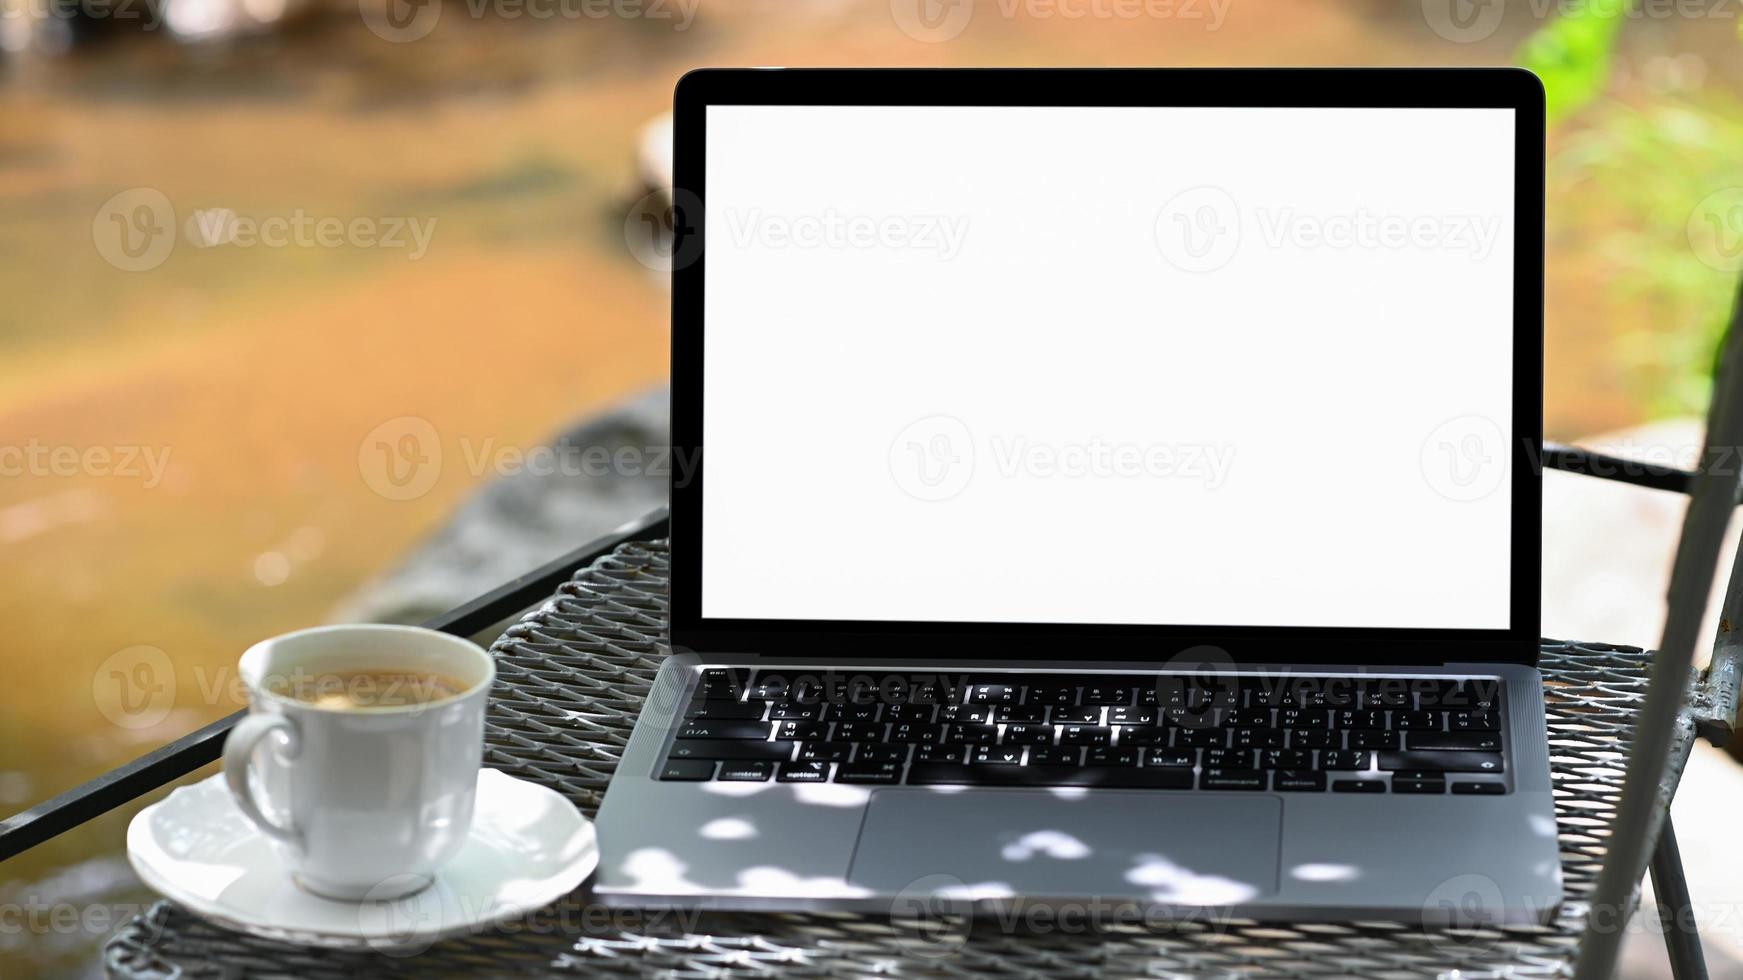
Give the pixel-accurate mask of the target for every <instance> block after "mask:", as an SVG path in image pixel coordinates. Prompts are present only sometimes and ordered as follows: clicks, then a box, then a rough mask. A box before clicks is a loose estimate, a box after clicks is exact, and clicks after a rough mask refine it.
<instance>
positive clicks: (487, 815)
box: [127, 769, 599, 953]
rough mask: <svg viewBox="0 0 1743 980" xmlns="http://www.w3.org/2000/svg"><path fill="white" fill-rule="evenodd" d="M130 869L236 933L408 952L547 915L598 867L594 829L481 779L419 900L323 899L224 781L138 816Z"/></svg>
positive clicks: (498, 779) (539, 792)
mask: <svg viewBox="0 0 1743 980" xmlns="http://www.w3.org/2000/svg"><path fill="white" fill-rule="evenodd" d="M127 858H128V860H129V861H131V862H132V863H133V870H134V871H136V872H138V873H139V877H140V878H141V879H143V880H144V881H145V883H146V884H147V885H149V886H150V887H151V888H152V889H153V890H154V891H156V892H159V893H160V894H162V895H163V896H164V897H165V898H169V899H172V900H174V901H176V902H179V903H180V904H181V905H182V906H184V907H185V908H187V910H188V911H190V912H192V913H194V914H195V915H199V916H202V917H204V918H206V919H210V920H211V921H213V922H216V923H218V924H219V925H221V926H224V927H226V928H229V929H235V930H237V931H240V932H246V933H251V934H253V935H256V936H263V937H265V938H268V939H276V940H280V941H282V942H289V943H297V944H299V945H305V946H321V947H326V948H329V949H351V950H361V951H382V952H400V953H411V952H418V951H421V950H423V949H425V948H427V947H429V945H430V944H432V943H434V942H436V941H437V940H438V939H443V938H446V937H449V936H455V935H459V934H462V933H476V932H482V931H484V930H485V929H487V928H488V927H489V926H491V925H492V924H494V923H499V922H502V921H504V920H507V919H512V918H514V917H516V916H520V915H525V914H527V913H529V912H533V911H536V910H538V909H541V908H543V907H545V906H547V905H549V904H551V903H552V902H554V901H556V900H557V899H559V898H562V897H563V896H564V895H567V894H568V893H570V892H571V891H574V890H575V888H576V886H578V885H580V884H581V882H583V881H585V880H586V879H587V876H588V875H590V874H592V873H593V869H594V868H595V867H596V866H598V864H599V847H598V842H597V840H596V839H595V837H594V834H593V824H592V822H591V821H589V820H588V819H587V818H586V817H583V816H582V815H581V814H580V812H578V811H577V810H576V809H575V807H574V806H573V805H572V804H570V803H569V801H568V800H565V799H563V797H561V796H559V795H558V794H557V793H555V792H552V791H551V790H549V789H546V788H545V787H543V786H539V785H537V784H535V783H529V782H525V781H523V780H519V779H515V778H514V777H512V776H509V775H506V774H504V773H501V772H498V771H497V770H495V769H481V770H479V772H478V804H477V811H476V813H475V814H474V816H473V818H472V833H471V835H470V839H469V840H467V842H466V844H465V846H464V847H462V848H461V850H460V853H459V854H458V855H456V856H455V857H454V859H453V860H452V861H450V862H448V863H447V864H446V865H445V866H443V868H442V870H441V871H439V872H437V874H436V880H435V882H434V883H433V884H432V885H430V887H428V888H426V889H424V890H423V891H420V892H417V893H415V894H412V895H408V896H406V897H404V898H399V899H395V900H393V901H385V902H371V901H364V902H339V901H334V900H332V899H326V898H317V897H316V896H314V895H311V894H309V893H308V892H305V891H303V890H302V889H301V888H298V887H297V886H296V885H295V884H293V883H292V882H291V876H290V873H289V872H288V871H287V870H286V869H285V867H284V865H283V864H282V863H280V861H279V859H278V856H277V855H276V854H274V853H273V850H272V847H271V846H270V845H269V844H268V843H267V840H266V838H265V837H263V836H261V834H260V833H259V832H258V831H257V830H255V828H254V825H253V824H251V823H249V822H248V819H247V818H246V817H244V816H243V815H242V812H241V811H240V810H238V809H236V804H235V802H234V801H233V800H232V799H231V798H230V791H229V789H227V788H226V787H225V785H224V777H223V775H222V774H219V775H217V776H213V777H212V778H210V779H207V780H204V781H202V782H198V783H195V784H194V785H192V786H184V787H182V788H181V789H178V790H176V791H175V792H173V793H171V794H170V795H169V797H168V798H167V799H165V800H164V801H163V802H161V803H156V804H153V805H152V806H149V807H146V808H145V809H144V810H142V811H140V813H139V815H138V816H136V817H134V818H133V823H132V825H130V826H129V827H128V828H127Z"/></svg>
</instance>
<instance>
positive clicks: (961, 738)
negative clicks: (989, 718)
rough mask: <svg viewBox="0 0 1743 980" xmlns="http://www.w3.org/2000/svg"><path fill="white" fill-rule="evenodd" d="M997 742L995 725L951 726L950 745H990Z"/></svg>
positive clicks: (996, 727)
mask: <svg viewBox="0 0 1743 980" xmlns="http://www.w3.org/2000/svg"><path fill="white" fill-rule="evenodd" d="M998 740H999V726H997V725H951V726H950V737H949V741H950V743H951V744H952V745H991V744H993V743H994V742H996V741H998Z"/></svg>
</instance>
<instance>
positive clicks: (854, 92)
mask: <svg viewBox="0 0 1743 980" xmlns="http://www.w3.org/2000/svg"><path fill="white" fill-rule="evenodd" d="M674 103H675V105H674V168H673V172H674V183H675V187H676V189H677V198H678V199H679V200H680V201H681V202H683V203H685V204H688V205H690V207H688V208H686V209H685V210H686V211H687V212H690V211H693V212H694V213H686V214H684V215H683V216H682V218H683V222H684V231H685V233H686V234H692V235H695V236H697V241H698V242H701V241H706V237H705V234H704V226H703V222H704V220H705V215H704V214H703V213H702V212H703V209H702V208H701V207H700V203H701V202H702V201H705V200H706V196H707V173H706V169H705V159H706V145H707V107H708V106H710V105H965V106H974V105H986V106H1006V105H1026V106H1028V105H1032V106H1204V107H1225V106H1266V107H1355V108H1362V107H1374V108H1418V107H1419V108H1506V109H1513V110H1515V112H1514V119H1515V133H1514V136H1515V139H1514V146H1515V157H1516V158H1515V160H1514V174H1515V180H1514V184H1515V188H1514V201H1515V215H1514V217H1515V220H1514V222H1513V224H1514V228H1515V238H1514V243H1513V244H1514V248H1513V254H1514V273H1513V280H1514V281H1513V288H1514V292H1513V296H1514V303H1513V318H1514V345H1513V347H1514V350H1513V371H1514V383H1513V420H1514V424H1513V430H1514V436H1515V438H1514V440H1513V445H1512V453H1511V458H1510V460H1509V463H1510V467H1511V469H1510V473H1511V481H1510V486H1509V488H1508V489H1509V492H1510V493H1511V494H1512V507H1513V510H1512V554H1511V563H1510V565H1511V575H1512V588H1511V593H1512V595H1511V600H1512V601H1511V609H1510V613H1509V618H1508V622H1509V627H1508V628H1507V629H1505V630H1469V629H1395V628H1393V629H1379V628H1343V627H1276V626H1265V627H1256V626H1227V627H1213V626H1180V627H1175V626H1110V625H1102V624H1068V623H1056V624H1031V623H935V622H894V621H858V620H856V621H846V620H828V621H825V620H768V619H720V618H715V619H704V618H703V617H702V594H701V586H702V582H701V577H702V487H703V480H704V470H705V466H704V463H705V458H704V454H703V445H702V385H703V370H702V349H703V345H702V330H703V323H702V309H703V288H704V286H703V284H704V276H705V270H706V264H707V263H706V259H707V256H706V249H698V250H697V251H696V253H695V257H694V258H693V259H691V258H688V257H687V256H686V261H685V262H684V264H682V265H680V266H678V267H677V268H674V270H673V273H672V446H673V447H674V452H675V454H687V455H683V456H679V457H678V458H685V459H686V460H687V465H686V466H685V467H682V468H679V467H674V468H673V477H672V486H671V561H672V565H671V568H672V579H671V636H672V642H673V644H674V645H675V646H678V647H680V648H684V649H691V650H698V651H717V652H756V653H767V654H787V655H803V656H805V657H807V658H808V659H813V660H818V661H827V660H830V659H835V658H839V657H854V658H860V659H864V658H867V657H879V656H904V657H912V656H917V655H918V656H949V657H955V658H958V659H961V658H965V657H997V658H1016V659H1049V660H1054V661H1071V660H1108V659H1128V658H1134V659H1142V660H1161V659H1166V658H1168V657H1171V656H1173V655H1174V654H1175V653H1177V652H1178V651H1180V650H1182V649H1185V648H1189V647H1193V646H1198V645H1204V644H1209V645H1214V646H1216V647H1219V648H1221V650H1222V651H1224V652H1225V653H1226V654H1227V656H1228V657H1229V658H1230V659H1231V660H1233V661H1234V662H1236V663H1263V664H1276V663H1290V664H1313V663H1376V664H1403V665H1415V664H1439V663H1446V662H1449V661H1491V662H1511V663H1525V664H1535V662H1536V659H1537V652H1538V630H1539V622H1538V620H1539V616H1540V605H1541V596H1540V589H1541V585H1540V582H1541V573H1542V487H1541V482H1542V480H1541V468H1540V465H1539V463H1540V460H1541V445H1542V427H1543V410H1542V404H1543V244H1544V243H1543V211H1544V201H1543V195H1544V188H1543V175H1544V95H1543V87H1542V85H1541V83H1540V82H1539V81H1538V79H1537V77H1536V76H1535V75H1533V74H1531V73H1530V72H1528V71H1525V70H1523V69H1507V68H1500V69H1495V68H1453V69H1440V68H1434V69H1409V68H1406V69H1398V68H1365V69H1245V68H1227V69H1201V68H1180V69H1176V68H1120V69H1106V68H1098V69H700V70H697V71H692V72H690V73H689V74H687V75H685V76H684V77H683V78H682V79H680V80H679V82H678V85H677V90H676V93H675V99H674ZM692 195H693V196H692ZM1409 367H1410V366H1409V365H1399V366H1398V369H1399V370H1409ZM1326 465H1328V466H1343V467H1348V468H1349V469H1350V473H1351V478H1352V479H1356V478H1359V477H1360V461H1350V460H1327V461H1326ZM1279 492H1280V493H1287V492H1288V490H1287V488H1279ZM765 533H768V534H779V535H785V536H787V537H789V538H790V539H791V540H792V542H793V558H794V560H795V561H805V560H807V559H806V556H805V529H804V528H803V527H771V528H768V529H766V532H765ZM1083 533H1084V534H1086V535H1099V534H1117V533H1118V528H1109V527H1106V526H1103V525H1100V524H1098V523H1097V521H1096V519H1095V515H1087V514H1086V515H1084V521H1083ZM1056 559H1067V563H1066V565H1065V566H1063V567H1062V568H1061V574H1069V563H1068V559H1069V556H1068V555H1045V554H1037V555H1036V556H1035V560H1036V561H1050V560H1056Z"/></svg>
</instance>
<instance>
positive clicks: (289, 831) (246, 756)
mask: <svg viewBox="0 0 1743 980" xmlns="http://www.w3.org/2000/svg"><path fill="white" fill-rule="evenodd" d="M273 732H282V733H283V734H284V742H285V744H284V748H283V750H282V751H283V754H284V755H285V756H286V757H287V758H295V757H296V754H297V751H298V750H299V749H300V748H301V747H302V737H301V735H300V734H299V733H298V731H297V726H296V722H293V721H291V720H290V719H289V718H287V717H285V716H284V715H280V714H251V715H249V716H248V717H246V718H244V719H242V720H241V721H240V722H238V723H237V725H236V727H235V728H232V729H231V730H230V737H229V738H227V739H225V740H224V782H225V784H227V785H228V786H229V787H230V795H231V796H233V797H235V798H236V806H237V808H238V809H240V810H241V811H242V815H243V816H245V817H247V818H248V819H249V821H250V822H252V823H253V824H254V825H255V826H256V827H259V828H260V832H261V833H263V834H265V835H266V836H268V837H270V838H272V839H273V840H276V841H278V842H279V843H281V844H284V845H286V846H288V847H290V848H291V849H293V850H296V851H299V852H300V851H301V850H302V849H303V835H302V832H301V831H299V830H297V829H296V828H295V827H291V826H288V825H283V824H276V823H273V822H272V821H271V820H269V819H267V816H266V814H264V813H262V812H261V810H260V805H259V803H257V802H256V801H255V799H254V791H253V789H252V788H251V787H250V786H249V783H248V767H249V764H250V761H251V760H252V759H253V758H254V747H255V746H256V745H257V744H259V742H260V740H261V739H263V738H265V737H266V736H268V735H270V734H272V733H273Z"/></svg>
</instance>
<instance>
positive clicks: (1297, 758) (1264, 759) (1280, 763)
mask: <svg viewBox="0 0 1743 980" xmlns="http://www.w3.org/2000/svg"><path fill="white" fill-rule="evenodd" d="M1259 768H1261V769H1312V768H1313V753H1312V752H1309V751H1307V750H1306V749H1263V750H1261V751H1260V752H1259Z"/></svg>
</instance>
